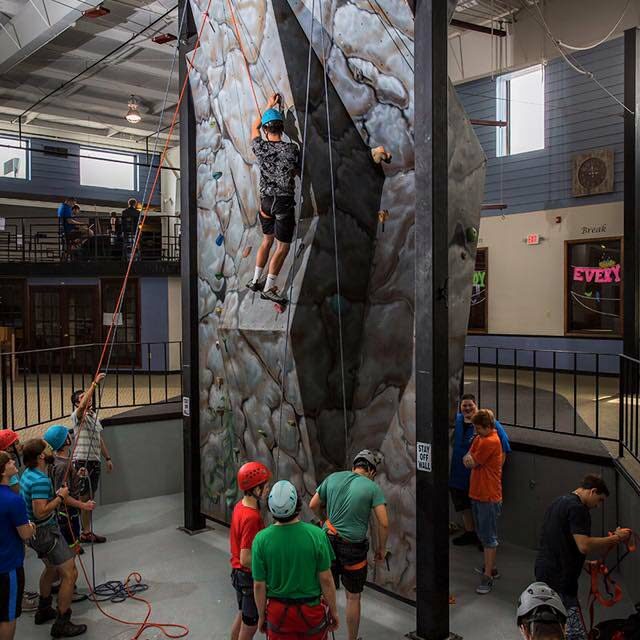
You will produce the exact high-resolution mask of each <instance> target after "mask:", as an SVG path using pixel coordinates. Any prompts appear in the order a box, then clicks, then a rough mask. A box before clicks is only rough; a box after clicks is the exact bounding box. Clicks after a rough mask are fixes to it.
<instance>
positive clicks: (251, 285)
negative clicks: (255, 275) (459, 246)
mask: <svg viewBox="0 0 640 640" xmlns="http://www.w3.org/2000/svg"><path fill="white" fill-rule="evenodd" d="M265 282H266V280H258V281H257V282H255V281H254V280H249V282H247V289H251V291H253V292H257V291H262V290H263V289H264V283H265Z"/></svg>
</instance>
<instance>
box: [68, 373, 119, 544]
mask: <svg viewBox="0 0 640 640" xmlns="http://www.w3.org/2000/svg"><path fill="white" fill-rule="evenodd" d="M104 377H105V374H104V373H99V374H98V375H97V376H96V379H95V380H94V381H93V382H92V383H91V386H90V387H89V388H88V389H86V390H82V389H79V390H77V391H74V392H73V393H72V394H71V403H72V404H73V413H72V414H71V423H72V425H73V431H74V434H75V447H74V450H73V465H74V467H75V468H76V469H77V470H78V472H79V474H80V475H81V476H82V478H83V480H84V482H83V485H84V486H83V487H82V489H81V496H80V500H81V501H82V502H87V501H88V500H93V498H94V496H95V495H96V492H97V491H98V483H99V481H100V471H101V460H102V456H104V459H105V461H106V463H107V465H106V466H107V472H108V473H111V471H113V462H112V461H111V456H110V455H109V450H108V449H107V445H106V443H105V441H104V438H103V437H102V424H101V423H100V420H99V419H98V416H97V414H96V412H95V411H94V410H93V394H94V391H95V390H96V387H97V386H98V385H99V384H100V382H102V380H104ZM80 518H81V520H82V533H81V534H80V542H93V543H102V542H106V541H107V539H106V538H105V537H104V536H99V535H96V534H95V533H94V532H93V531H92V530H91V513H90V511H84V510H83V511H82V512H81V514H80Z"/></svg>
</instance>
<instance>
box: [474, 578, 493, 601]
mask: <svg viewBox="0 0 640 640" xmlns="http://www.w3.org/2000/svg"><path fill="white" fill-rule="evenodd" d="M491 589H493V578H490V577H489V576H485V575H483V576H482V580H480V584H479V585H478V586H477V587H476V593H477V594H479V595H481V596H485V595H487V593H491Z"/></svg>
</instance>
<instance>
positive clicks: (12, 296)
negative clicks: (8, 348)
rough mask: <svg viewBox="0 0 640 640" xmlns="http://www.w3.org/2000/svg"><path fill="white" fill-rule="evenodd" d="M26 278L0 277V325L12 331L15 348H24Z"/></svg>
mask: <svg viewBox="0 0 640 640" xmlns="http://www.w3.org/2000/svg"><path fill="white" fill-rule="evenodd" d="M25 283H26V280H14V279H9V278H0V327H6V328H8V329H9V330H10V331H11V332H13V333H14V335H15V338H16V349H18V350H20V349H23V348H24V326H25Z"/></svg>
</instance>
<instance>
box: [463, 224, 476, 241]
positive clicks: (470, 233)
mask: <svg viewBox="0 0 640 640" xmlns="http://www.w3.org/2000/svg"><path fill="white" fill-rule="evenodd" d="M466 235H467V242H475V241H476V240H477V239H478V230H477V229H476V228H475V227H467V234H466Z"/></svg>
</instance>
